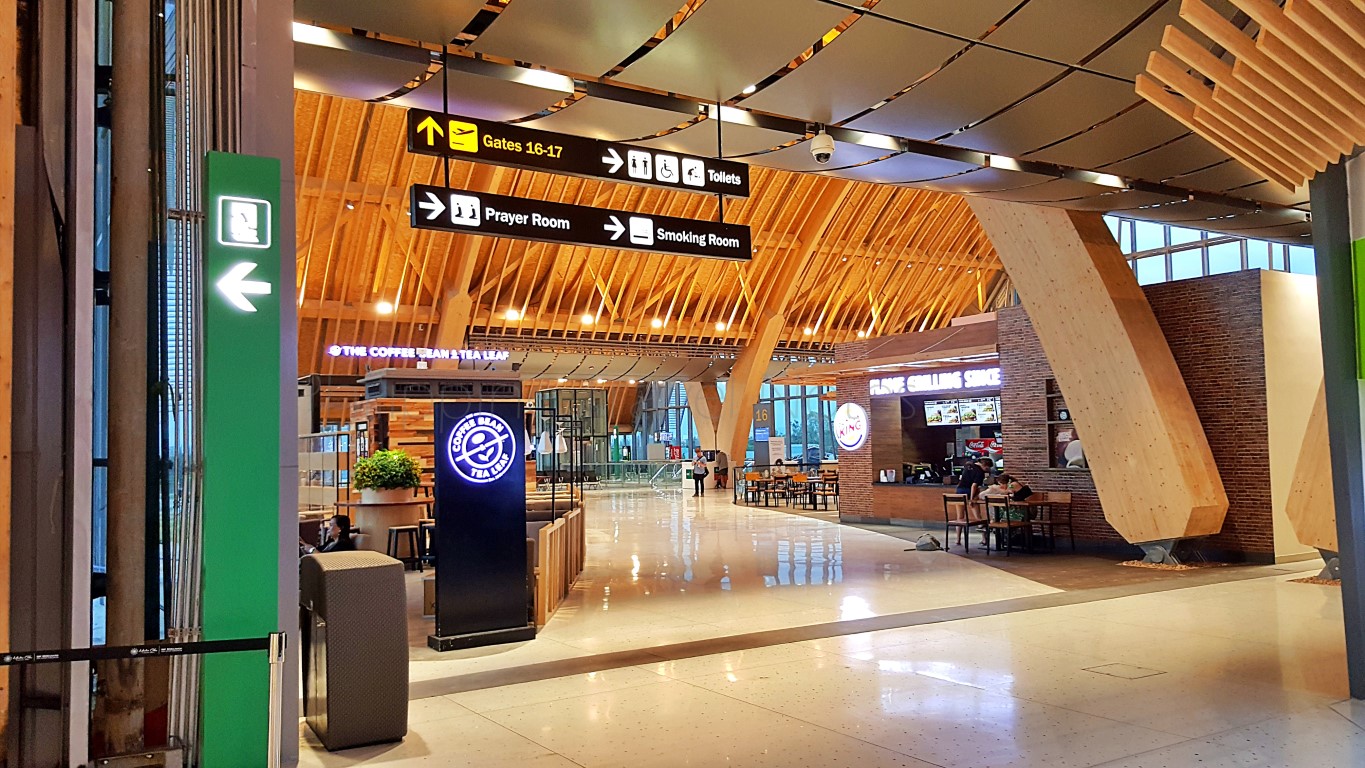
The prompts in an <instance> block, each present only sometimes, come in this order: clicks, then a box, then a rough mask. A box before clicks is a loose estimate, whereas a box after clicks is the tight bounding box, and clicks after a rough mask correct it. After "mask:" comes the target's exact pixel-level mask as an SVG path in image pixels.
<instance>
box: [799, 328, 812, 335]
mask: <svg viewBox="0 0 1365 768" xmlns="http://www.w3.org/2000/svg"><path fill="white" fill-rule="evenodd" d="M802 333H804V334H805V335H807V336H811V335H814V333H815V329H814V328H807V329H806V330H804V331H802Z"/></svg>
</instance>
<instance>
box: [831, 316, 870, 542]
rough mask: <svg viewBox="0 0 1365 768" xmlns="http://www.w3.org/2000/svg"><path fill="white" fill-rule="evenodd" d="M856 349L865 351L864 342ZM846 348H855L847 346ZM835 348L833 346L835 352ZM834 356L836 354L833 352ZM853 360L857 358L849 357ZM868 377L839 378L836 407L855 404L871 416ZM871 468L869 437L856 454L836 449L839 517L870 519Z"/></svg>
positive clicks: (859, 343)
mask: <svg viewBox="0 0 1365 768" xmlns="http://www.w3.org/2000/svg"><path fill="white" fill-rule="evenodd" d="M857 345H858V346H860V347H863V348H864V349H865V344H864V343H863V342H858V343H857ZM848 346H850V347H851V346H854V345H853V344H850V345H848ZM837 349H838V348H837V347H836V350H837ZM835 354H836V357H837V355H838V352H837V351H836V353H835ZM852 359H856V358H852ZM871 381H872V377H871V376H852V377H848V378H840V379H839V389H838V392H839V404H841V405H842V404H843V403H857V404H858V405H861V406H862V407H863V410H864V411H867V414H868V418H869V419H870V418H871V416H872V395H871V394H869V389H868V385H869V383H870V382H871ZM876 479H877V477H876V472H875V471H874V470H873V468H872V440H871V439H870V438H869V439H868V440H867V441H866V442H864V443H863V447H862V448H859V449H858V450H856V451H845V450H844V449H843V448H840V449H839V512H840V514H848V515H857V516H859V517H872V516H873V514H872V506H873V503H872V483H873V481H874V480H876Z"/></svg>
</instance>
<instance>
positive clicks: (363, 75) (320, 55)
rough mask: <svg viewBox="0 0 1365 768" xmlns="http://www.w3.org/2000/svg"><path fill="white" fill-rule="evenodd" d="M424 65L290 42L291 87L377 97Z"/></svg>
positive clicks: (336, 93)
mask: <svg viewBox="0 0 1365 768" xmlns="http://www.w3.org/2000/svg"><path fill="white" fill-rule="evenodd" d="M425 71H426V66H424V65H422V64H418V63H416V62H411V61H401V60H399V59H391V58H386V57H383V56H370V55H368V54H364V53H356V52H353V51H344V50H339V49H336V48H325V47H322V46H317V45H308V44H307V43H295V44H294V87H295V88H298V89H299V90H301V91H316V92H317V93H331V94H335V95H337V96H345V97H347V98H350V99H377V98H379V97H380V96H385V95H388V94H390V93H393V92H394V91H396V90H398V89H399V88H402V87H403V86H404V85H405V84H407V83H408V82H409V81H410V80H412V79H413V78H415V77H417V76H419V75H421V74H422V73H423V72H425Z"/></svg>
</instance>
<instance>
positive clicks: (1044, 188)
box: [982, 179, 1113, 205]
mask: <svg viewBox="0 0 1365 768" xmlns="http://www.w3.org/2000/svg"><path fill="white" fill-rule="evenodd" d="M1110 189H1113V187H1106V186H1104V185H1102V184H1090V183H1087V182H1084V181H1076V180H1074V179H1052V180H1050V181H1045V182H1043V183H1041V184H1030V185H1028V186H1025V187H1018V188H1015V189H1008V190H1004V191H1000V192H983V193H982V194H983V195H984V196H986V197H992V198H995V199H997V200H1010V201H1013V202H1016V203H1039V204H1043V205H1048V204H1056V203H1063V201H1066V200H1074V199H1076V198H1082V197H1093V196H1096V195H1099V194H1101V193H1103V192H1106V191H1108V190H1110ZM1063 204H1064V203H1063Z"/></svg>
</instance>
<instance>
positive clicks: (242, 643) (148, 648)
mask: <svg viewBox="0 0 1365 768" xmlns="http://www.w3.org/2000/svg"><path fill="white" fill-rule="evenodd" d="M287 640H288V638H287V637H286V636H285V634H284V633H283V632H276V633H273V634H270V635H268V636H266V637H249V638H243V639H239V640H203V641H200V642H194V643H164V644H162V643H158V644H147V645H97V646H93V647H90V648H57V649H53V650H44V651H7V652H5V653H0V667H17V666H27V665H30V664H70V663H72V662H77V661H101V660H105V659H145V658H148V657H151V656H161V657H165V656H206V655H209V654H214V653H241V652H243V651H269V652H270V657H269V662H270V702H269V711H270V738H269V741H268V745H267V750H268V755H267V758H266V765H267V766H269V768H278V766H279V764H280V744H281V738H282V731H281V727H280V726H281V723H280V711H281V710H280V706H281V703H282V698H281V696H282V693H283V691H284V681H283V679H282V678H281V674H282V671H283V669H284V649H285V647H286V644H287Z"/></svg>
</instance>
